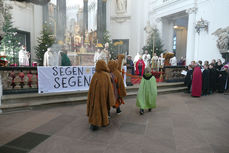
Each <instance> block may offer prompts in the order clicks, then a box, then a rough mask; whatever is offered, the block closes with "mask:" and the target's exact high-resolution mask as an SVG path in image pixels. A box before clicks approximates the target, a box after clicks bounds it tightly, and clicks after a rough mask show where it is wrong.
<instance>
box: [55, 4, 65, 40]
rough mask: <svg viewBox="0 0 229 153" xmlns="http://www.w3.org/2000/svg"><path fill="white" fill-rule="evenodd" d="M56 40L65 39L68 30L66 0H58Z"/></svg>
mask: <svg viewBox="0 0 229 153" xmlns="http://www.w3.org/2000/svg"><path fill="white" fill-rule="evenodd" d="M56 9H57V24H56V27H57V29H56V31H57V32H56V40H57V41H64V38H65V30H66V0H57V8H56Z"/></svg>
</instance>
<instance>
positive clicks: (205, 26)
mask: <svg viewBox="0 0 229 153" xmlns="http://www.w3.org/2000/svg"><path fill="white" fill-rule="evenodd" d="M208 24H209V23H208V21H207V20H203V18H201V19H200V20H199V21H197V23H196V26H195V29H196V32H197V33H198V34H200V30H201V29H203V30H205V31H206V32H208Z"/></svg>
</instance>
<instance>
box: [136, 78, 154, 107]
mask: <svg viewBox="0 0 229 153" xmlns="http://www.w3.org/2000/svg"><path fill="white" fill-rule="evenodd" d="M156 98H157V83H156V79H155V77H154V76H152V77H151V78H150V79H149V80H146V79H144V78H142V80H141V84H140V87H139V89H138V95H137V102H136V105H137V107H139V108H141V109H149V108H155V107H156Z"/></svg>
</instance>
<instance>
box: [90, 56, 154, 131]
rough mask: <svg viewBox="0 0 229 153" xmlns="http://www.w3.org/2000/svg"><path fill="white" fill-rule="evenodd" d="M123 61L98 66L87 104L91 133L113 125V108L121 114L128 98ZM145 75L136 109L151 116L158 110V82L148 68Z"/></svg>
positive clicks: (101, 61) (102, 61)
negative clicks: (111, 120)
mask: <svg viewBox="0 0 229 153" xmlns="http://www.w3.org/2000/svg"><path fill="white" fill-rule="evenodd" d="M121 63H122V62H121V61H120V60H118V59H117V60H110V61H109V62H108V64H106V62H105V61H104V60H98V61H97V63H96V68H95V74H94V75H93V77H92V80H91V83H90V87H89V91H88V100H87V116H88V118H89V119H88V121H89V124H90V129H91V130H92V131H95V130H98V129H99V127H106V126H108V125H109V123H110V118H111V115H110V112H111V108H114V109H116V114H120V113H121V112H122V111H121V107H120V106H121V105H122V104H124V103H125V102H124V100H123V98H124V97H125V96H126V89H125V85H124V81H123V76H122V72H121V69H120V65H121ZM142 73H143V78H142V80H141V84H140V87H139V91H138V95H137V103H136V105H137V107H139V108H140V111H139V113H140V114H141V115H143V114H144V109H148V110H149V112H150V111H151V109H152V108H155V107H156V97H157V84H156V79H155V77H154V76H153V75H152V73H151V69H150V68H149V67H147V68H146V69H145V71H144V72H142Z"/></svg>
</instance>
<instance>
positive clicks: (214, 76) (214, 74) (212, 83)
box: [209, 68, 218, 91]
mask: <svg viewBox="0 0 229 153" xmlns="http://www.w3.org/2000/svg"><path fill="white" fill-rule="evenodd" d="M209 72H210V73H209V89H210V90H211V91H215V90H216V80H217V78H218V73H217V71H216V69H214V68H212V69H209Z"/></svg>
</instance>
